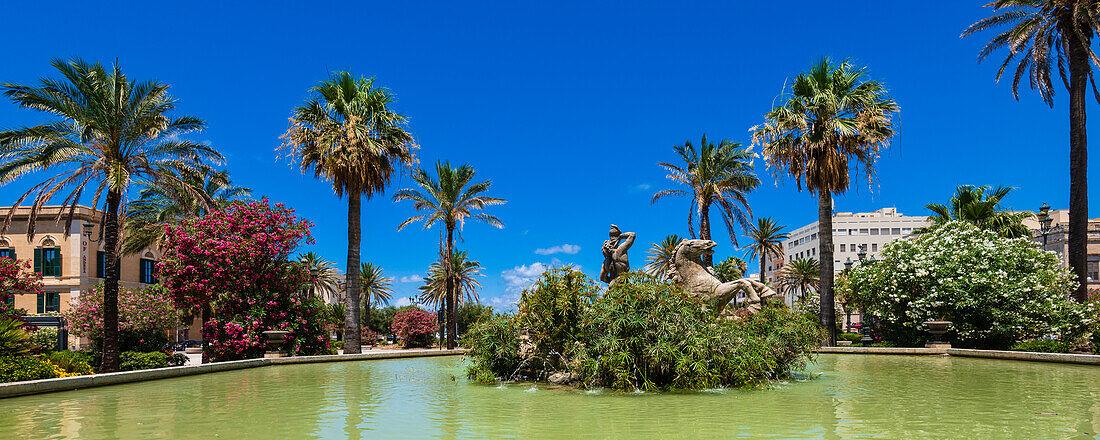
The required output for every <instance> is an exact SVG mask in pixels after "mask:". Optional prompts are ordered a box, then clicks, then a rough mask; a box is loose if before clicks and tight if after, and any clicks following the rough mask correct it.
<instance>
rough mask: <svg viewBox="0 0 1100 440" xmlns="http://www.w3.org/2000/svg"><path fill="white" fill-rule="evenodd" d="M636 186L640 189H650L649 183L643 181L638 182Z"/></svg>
mask: <svg viewBox="0 0 1100 440" xmlns="http://www.w3.org/2000/svg"><path fill="white" fill-rule="evenodd" d="M634 188H637V189H638V191H645V190H647V189H649V184H648V183H641V184H638V186H635V187H634Z"/></svg>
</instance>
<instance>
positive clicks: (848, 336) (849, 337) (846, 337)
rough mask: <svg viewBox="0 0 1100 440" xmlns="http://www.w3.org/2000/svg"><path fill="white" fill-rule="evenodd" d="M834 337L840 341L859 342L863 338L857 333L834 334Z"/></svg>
mask: <svg viewBox="0 0 1100 440" xmlns="http://www.w3.org/2000/svg"><path fill="white" fill-rule="evenodd" d="M836 338H837V340H840V341H851V342H859V340H860V339H863V335H861V334H859V333H841V334H839V335H836Z"/></svg>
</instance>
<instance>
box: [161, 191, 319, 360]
mask: <svg viewBox="0 0 1100 440" xmlns="http://www.w3.org/2000/svg"><path fill="white" fill-rule="evenodd" d="M310 226H312V225H311V223H310V222H309V221H308V220H304V219H301V220H300V219H298V218H296V217H295V215H294V210H292V209H290V208H287V207H286V206H284V205H283V204H281V203H277V204H274V205H272V204H270V203H269V202H268V200H267V199H263V200H261V201H253V202H249V203H245V202H236V203H233V204H232V205H230V206H229V207H228V208H226V209H224V210H220V211H214V212H212V213H210V214H209V215H207V216H205V217H201V218H197V219H193V220H188V221H185V222H182V223H181V224H179V225H176V226H168V227H166V228H165V240H164V244H163V247H162V248H163V249H164V256H163V257H162V259H161V262H160V263H159V269H160V274H161V276H162V277H163V278H165V284H166V285H167V286H168V288H169V290H170V291H171V293H172V298H173V299H174V300H175V302H176V305H177V306H178V307H180V308H181V309H182V310H184V311H186V312H188V313H190V314H193V315H195V316H199V315H200V314H201V313H202V312H203V310H204V309H206V310H209V311H211V312H212V316H211V317H210V319H209V320H208V321H206V322H205V323H204V325H203V339H204V340H205V341H206V346H205V350H204V357H207V358H208V359H211V360H218V361H220V360H233V359H246V358H251V357H260V356H262V355H263V352H264V351H265V346H264V342H265V340H264V336H263V332H264V331H266V330H287V331H289V332H290V334H289V335H288V336H287V343H286V345H285V346H284V348H285V349H286V350H288V351H289V352H290V353H291V354H304V355H310V354H319V353H329V352H331V348H330V343H329V340H328V331H327V330H328V326H327V325H326V320H325V318H324V311H323V308H322V304H321V303H320V302H319V301H318V300H316V299H313V298H304V297H301V296H300V295H298V292H300V291H301V290H302V286H303V285H304V284H305V283H306V281H307V277H308V276H309V274H308V272H306V270H305V269H304V268H303V267H302V266H301V265H299V264H298V263H296V262H292V261H290V260H289V256H290V254H291V253H292V252H294V250H295V249H296V248H297V247H298V245H299V244H302V243H305V244H308V243H312V242H313V239H312V238H311V236H310V234H309V228H310Z"/></svg>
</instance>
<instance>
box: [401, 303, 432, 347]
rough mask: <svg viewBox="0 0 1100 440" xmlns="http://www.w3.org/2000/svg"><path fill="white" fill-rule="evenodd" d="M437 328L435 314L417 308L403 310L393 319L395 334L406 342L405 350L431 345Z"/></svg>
mask: <svg viewBox="0 0 1100 440" xmlns="http://www.w3.org/2000/svg"><path fill="white" fill-rule="evenodd" d="M435 326H436V322H435V314H434V313H431V312H428V311H426V310H422V309H419V308H416V307H408V308H404V309H401V310H399V311H398V312H397V314H396V315H394V317H393V332H394V333H396V334H397V336H398V337H400V338H401V339H403V340H404V341H405V348H413V347H427V346H429V345H431V343H432V337H433V335H434V333H435Z"/></svg>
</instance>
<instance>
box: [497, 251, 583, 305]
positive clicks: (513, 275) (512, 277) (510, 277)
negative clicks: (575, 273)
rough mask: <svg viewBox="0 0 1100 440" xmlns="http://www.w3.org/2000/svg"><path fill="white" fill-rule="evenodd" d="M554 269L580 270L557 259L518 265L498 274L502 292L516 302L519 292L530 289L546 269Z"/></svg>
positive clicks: (577, 266) (576, 266) (579, 267)
mask: <svg viewBox="0 0 1100 440" xmlns="http://www.w3.org/2000/svg"><path fill="white" fill-rule="evenodd" d="M555 267H572V268H573V269H575V270H581V266H580V265H577V264H573V263H564V264H563V263H562V261H561V260H558V259H557V258H555V259H554V260H553V261H552V262H551V263H550V264H546V263H543V262H541V261H536V262H534V263H531V264H525V265H519V266H516V267H513V268H511V269H508V270H505V271H503V272H501V273H500V277H501V278H503V279H504V290H505V292H508V293H509V294H511V295H512V296H514V297H515V300H518V299H519V292H520V291H522V290H523V289H526V288H528V287H530V286H531V284H533V283H534V282H535V280H537V279H538V278H539V276H540V275H542V273H543V272H546V270H547V269H550V268H555ZM506 298H507V296H506ZM513 302H515V301H513Z"/></svg>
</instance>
